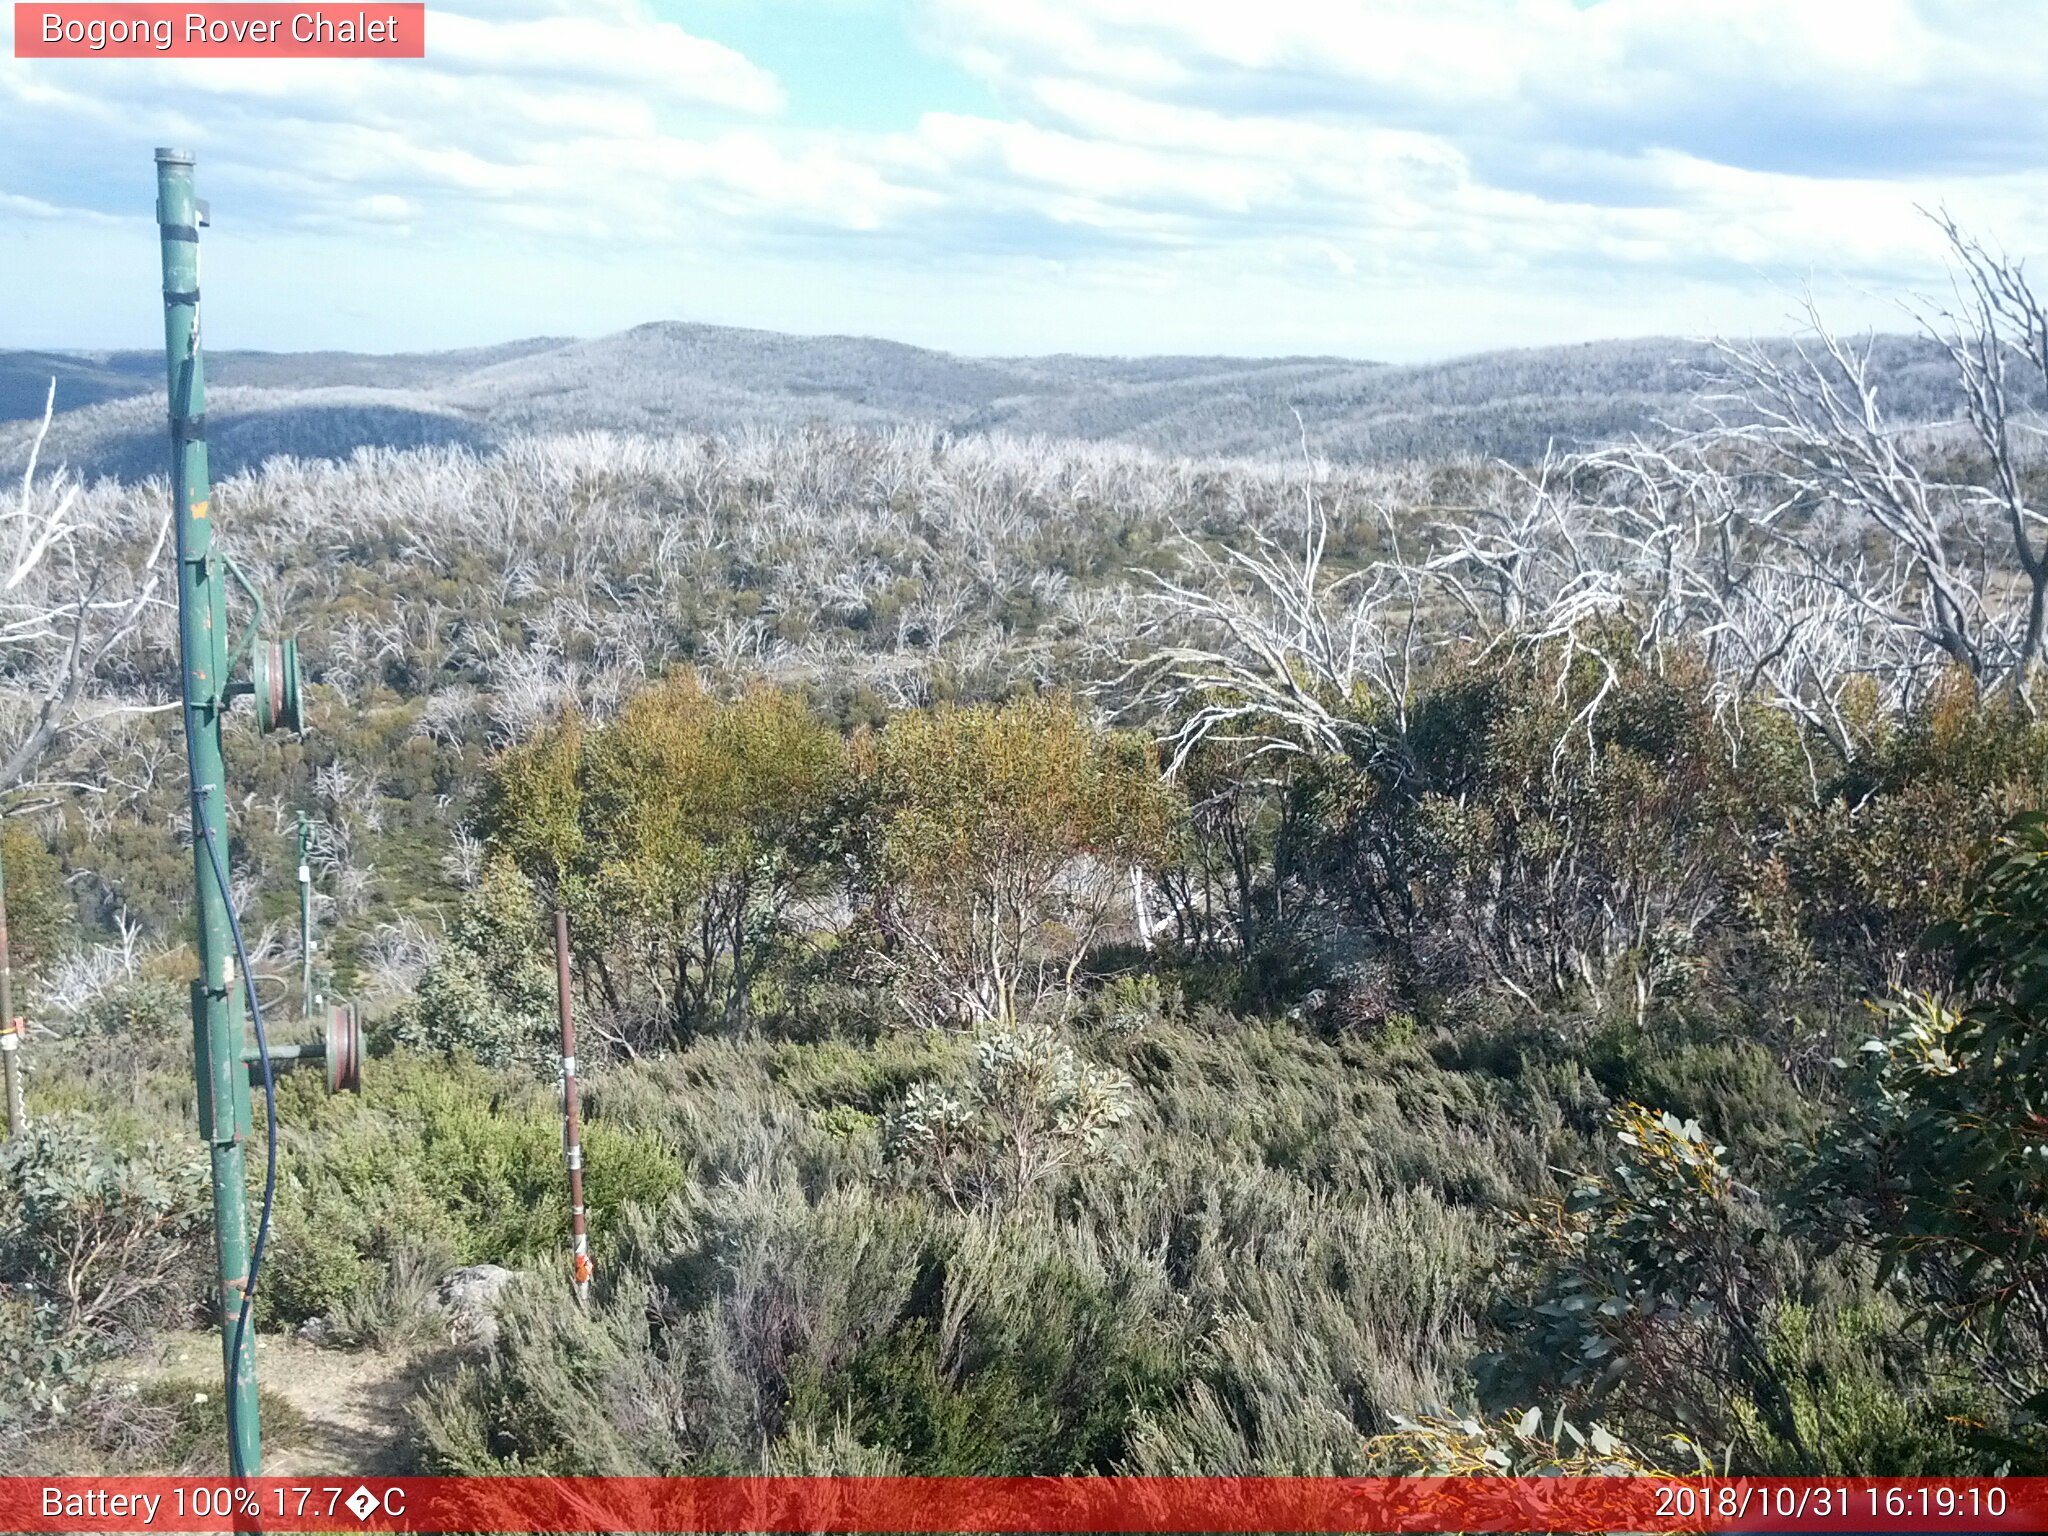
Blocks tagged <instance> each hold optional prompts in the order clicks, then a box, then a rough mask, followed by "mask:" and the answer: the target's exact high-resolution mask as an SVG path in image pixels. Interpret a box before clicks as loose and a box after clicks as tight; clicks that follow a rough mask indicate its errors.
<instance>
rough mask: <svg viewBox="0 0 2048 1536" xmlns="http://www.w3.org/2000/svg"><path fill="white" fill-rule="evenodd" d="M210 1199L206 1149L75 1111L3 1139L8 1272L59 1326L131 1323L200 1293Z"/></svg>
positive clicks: (1, 1193) (0, 1206)
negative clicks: (138, 1133) (103, 1123)
mask: <svg viewBox="0 0 2048 1536" xmlns="http://www.w3.org/2000/svg"><path fill="white" fill-rule="evenodd" d="M209 1205H210V1202H209V1201H208V1198H207V1187H206V1176H205V1169H204V1164H203V1163H202V1162H201V1160H200V1158H199V1156H198V1153H197V1150H196V1149H194V1148H181V1149H177V1150H173V1149H171V1148H169V1147H165V1146H161V1145H155V1144H150V1145H145V1146H142V1147H138V1148H135V1149H132V1150H131V1149H126V1148H122V1147H118V1146H115V1145H113V1144H112V1143H110V1142H109V1141H108V1140H107V1139H106V1138H105V1137H104V1136H103V1135H102V1134H101V1133H100V1132H99V1131H98V1130H97V1129H96V1128H95V1127H93V1126H92V1125H90V1124H88V1123H86V1122H85V1121H82V1120H79V1119H76V1118H71V1117H52V1118H48V1119H44V1120H39V1121H37V1122H35V1123H34V1124H32V1125H31V1126H30V1127H29V1128H28V1130H27V1131H26V1132H24V1133H23V1134H22V1135H20V1136H17V1137H14V1138H12V1139H11V1140H9V1141H7V1142H5V1143H0V1280H4V1281H5V1282H6V1283H8V1284H10V1285H13V1286H18V1287H21V1288H22V1290H23V1291H24V1292H25V1293H26V1295H27V1296H28V1297H29V1298H32V1300H33V1302H34V1303H35V1304H36V1305H37V1306H38V1307H39V1308H40V1307H48V1308H50V1309H53V1311H54V1316H55V1320H56V1327H57V1329H58V1331H59V1332H61V1333H64V1334H72V1333H90V1334H99V1335H118V1334H125V1333H129V1332H132V1331H133V1330H134V1329H136V1328H139V1327H141V1326H143V1325H145V1324H146V1323H148V1322H150V1321H153V1320H156V1319H159V1318H161V1317H163V1316H165V1315H166V1314H167V1313H169V1312H173V1311H175V1310H176V1308H177V1307H178V1306H179V1305H180V1304H181V1303H183V1302H185V1301H188V1300H189V1299H190V1298H191V1297H192V1295H193V1294H194V1286H193V1284H192V1281H193V1278H194V1272H193V1264H194V1261H195V1259H196V1257H197V1255H198V1253H199V1249H200V1246H201V1243H202V1241H203V1238H204V1232H205V1227H206V1224H207V1218H208V1215H209ZM18 1321H19V1320H18V1319H17V1323H18Z"/></svg>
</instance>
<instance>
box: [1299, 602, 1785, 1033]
mask: <svg viewBox="0 0 2048 1536" xmlns="http://www.w3.org/2000/svg"><path fill="white" fill-rule="evenodd" d="M1613 639H1614V640H1615V642H1616V643H1615V644H1614V645H1612V646H1611V647H1610V648H1609V649H1610V651H1611V652H1612V654H1614V655H1616V656H1618V657H1620V658H1622V660H1621V661H1620V662H1619V663H1618V665H1617V667H1616V670H1615V672H1614V674H1613V675H1611V676H1610V675H1609V673H1608V671H1607V669H1606V666H1605V665H1604V664H1603V663H1602V662H1601V661H1600V660H1599V659H1598V658H1597V657H1595V656H1594V655H1593V654H1592V653H1591V652H1590V651H1588V650H1585V649H1578V650H1574V651H1571V652H1565V651H1563V650H1561V649H1558V648H1553V647H1550V646H1529V647H1502V648H1501V649H1500V650H1499V651H1498V652H1497V653H1495V654H1494V655H1493V656H1491V657H1488V658H1486V659H1484V660H1483V661H1482V662H1480V663H1479V664H1477V665H1474V666H1472V667H1470V668H1461V669H1459V670H1457V671H1456V672H1453V673H1450V674H1448V675H1446V676H1444V677H1442V678H1441V679H1439V680H1438V681H1437V682H1436V683H1435V684H1434V685H1433V686H1432V687H1430V688H1429V689H1427V691H1425V692H1424V693H1423V694H1422V696H1421V697H1420V698H1419V699H1418V700H1417V702H1416V705H1415V708H1414V710H1413V713H1412V716H1411V717H1410V719H1409V721H1408V723H1407V727H1406V729H1405V731H1404V732H1401V733H1399V734H1398V735H1394V734H1392V733H1391V732H1390V731H1389V730H1388V729H1387V728H1384V727H1382V728H1380V729H1379V730H1378V732H1377V733H1376V739H1378V740H1379V745H1378V746H1376V747H1375V748H1374V749H1373V750H1371V751H1363V750H1362V751H1360V752H1359V753H1356V754H1354V756H1353V757H1352V758H1351V759H1333V760H1329V761H1326V762H1323V763H1321V764H1318V765H1317V767H1316V769H1315V770H1314V771H1313V772H1311V773H1310V774H1308V775H1307V776H1305V777H1304V778H1303V780H1302V781H1301V783H1300V785H1299V786H1298V788H1297V790H1296V793H1297V795H1298V796H1299V797H1300V798H1301V801H1302V806H1303V809H1302V811H1301V812H1300V813H1299V815H1298V816H1297V818H1296V822H1295V827H1296V831H1295V834H1294V835H1295V837H1296V839H1297V841H1298V850H1297V851H1295V852H1293V853H1291V854H1290V855H1288V856H1289V857H1290V858H1291V860H1292V861H1293V862H1294V863H1296V864H1297V865H1298V866H1299V867H1300V868H1302V869H1303V870H1304V871H1305V872H1306V873H1307V875H1308V877H1309V878H1310V879H1311V880H1312V881H1313V882H1314V883H1315V884H1316V885H1317V886H1318V887H1320V888H1321V889H1323V890H1326V891H1328V892H1329V893H1330V894H1331V895H1332V896H1333V897H1334V898H1336V899H1337V900H1338V901H1339V902H1341V903H1342V905H1343V907H1344V908H1345V909H1346V910H1347V911H1348V912H1349V913H1350V914H1352V916H1353V917H1354V918H1355V919H1356V920H1358V921H1361V922H1362V923H1364V924H1365V926H1366V931H1367V933H1368V934H1369V935H1370V936H1371V937H1372V938H1373V939H1375V940H1376V941H1378V942H1379V943H1380V944H1382V945H1384V946H1387V947H1388V949H1389V951H1390V953H1392V954H1393V955H1395V956H1396V957H1398V958H1399V959H1400V961H1401V964H1402V966H1403V968H1404V969H1405V970H1406V971H1407V973H1408V974H1409V975H1411V976H1426V977H1427V978H1428V979H1429V984H1430V985H1431V986H1432V987H1433V988H1436V989H1439V990H1444V989H1450V988H1455V987H1456V986H1459V985H1473V984H1479V985H1488V986H1495V987H1500V988H1504V989H1506V990H1507V991H1509V992H1511V993H1512V994H1513V995H1515V996H1516V997H1518V998H1520V999H1522V1000H1523V1001H1524V1002H1525V1003H1528V1004H1531V1005H1534V1006H1540V1007H1556V1006H1558V1005H1560V1004H1567V1005H1568V1004H1571V1003H1574V1002H1582V1001H1583V1002H1587V1003H1590V1004H1591V1006H1592V1007H1594V1008H1595V1009H1601V1008H1607V1007H1619V1008H1622V1009H1625V1010H1626V1011H1628V1012H1629V1013H1631V1014H1632V1015H1634V1016H1636V1017H1641V1016H1642V1015H1643V1014H1644V1013H1645V1011H1646V1010H1647V1008H1648V1006H1649V1004H1650V1002H1651V1000H1653V999H1659V998H1665V997H1670V996H1675V995H1684V994H1685V993H1686V992H1688V991H1690V990H1693V989H1696V988H1697V987H1698V986H1699V985H1700V983H1701V981H1702V979H1703V975H1704V970H1705V967H1706V965H1707V963H1708V962H1709V960H1710V959H1711V958H1712V956H1713V955H1714V953H1715V949H1716V945H1717V942H1718V941H1719V940H1720V938H1721V937H1722V934H1723V932H1724V930H1725V929H1726V928H1727V927H1728V926H1729V925H1730V924H1731V922H1732V921H1733V920H1734V919H1735V917H1736V916H1737V899H1738V896H1739V893H1740V892H1741V890H1742V889H1743V888H1744V887H1743V878H1744V874H1745V871H1746V864H1745V859H1746V857H1747V855H1748V854H1749V852H1750V850H1752V849H1753V848H1755V847H1757V846H1758V845H1759V841H1760V839H1761V837H1762V836H1763V834H1764V833H1765V831H1766V830H1767V829H1769V828H1770V827H1772V826H1774V825H1776V824H1778V823H1780V822H1782V820H1783V817H1784V814H1785V811H1786V808H1787V806H1788V804H1789V799H1790V796H1791V794H1793V793H1795V792H1796V789H1797V780H1796V779H1793V778H1792V777H1790V775H1789V772H1788V769H1789V767H1790V765H1791V763H1792V762H1794V761H1796V758H1797V753H1796V745H1795V743H1794V741H1793V739H1792V737H1791V735H1790V730H1789V727H1788V726H1787V725H1786V724H1785V723H1784V721H1783V720H1782V718H1781V717H1778V716H1774V715H1769V714H1765V713H1762V712H1758V713H1757V714H1756V716H1755V718H1753V719H1745V720H1744V722H1743V725H1742V729H1743V733H1744V735H1745V736H1746V737H1747V740H1746V741H1745V742H1744V745H1743V749H1742V750H1741V751H1740V752H1739V753H1738V752H1736V751H1733V750H1731V746H1730V734H1729V732H1730V729H1731V727H1730V726H1729V723H1728V722H1726V721H1722V720H1717V719H1716V718H1715V706H1714V704H1713V702H1712V698H1711V695H1710V692H1709V690H1708V689H1707V688H1706V687H1705V686H1704V680H1703V676H1702V674H1701V672H1700V670H1699V668H1698V666H1697V665H1696V664H1694V663H1690V662H1686V661H1683V660H1680V659H1672V660H1668V661H1666V662H1664V663H1663V664H1657V663H1655V662H1653V661H1652V660H1651V659H1650V658H1648V657H1646V656H1643V655H1642V654H1641V653H1640V652H1639V651H1638V649H1637V647H1635V646H1634V644H1633V643H1632V642H1630V641H1629V637H1628V636H1626V635H1625V634H1618V635H1616V636H1614V637H1613ZM1738 707H1739V706H1738Z"/></svg>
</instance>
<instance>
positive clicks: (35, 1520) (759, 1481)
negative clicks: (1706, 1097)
mask: <svg viewBox="0 0 2048 1536" xmlns="http://www.w3.org/2000/svg"><path fill="white" fill-rule="evenodd" d="M0 1530H5V1531H52V1532H55V1531H66V1532H69V1531H149V1532H181V1531H190V1532H212V1531H376V1532H390V1531H474V1532H513V1531H532V1532H550V1533H552V1532H570V1531H616V1532H620V1533H628V1532H657V1531H680V1532H698V1531H703V1532H709V1531H761V1532H799V1531H819V1532H863V1533H865V1532H885V1531H901V1532H949V1531H958V1532H999V1531H1001V1532H1028V1533H1038V1532H1084V1531H1160V1532H1192V1531H1216V1532H1254V1531H1300V1532H1325V1531H1328V1532H1335V1531H1387V1532H1418V1533H1419V1532H1438V1531H1532V1532H1534V1531H1589V1532H1590V1531H1600V1532H1608V1531H1642V1532H1664V1531H1670V1532H1680V1531H1759V1532H1761V1531H1783V1532H1797V1531H1840V1532H1848V1531H1864V1532H1875V1531H1953V1532H1970V1531H1976V1532H1990V1531H2041V1530H2048V1478H1944V1479H1934V1478H1773V1479H1749V1478H1677V1477H1613V1478H1607V1477H1587V1478H1507V1477H1497V1478H1426V1477H1391V1478H1370V1477H1368V1478H1313V1477H1301V1478H1293V1477H1248V1478H1232V1477H1185V1478H1175V1477H1163V1478H1153V1477H1048V1478H979V1477H953V1478H946V1477H938V1478H928V1477H816V1478H803V1477H708V1478H690V1477H685V1478H520V1477H508V1478H369V1479H363V1478H355V1477H325V1478H320V1477H297V1478H252V1479H248V1480H246V1481H240V1482H237V1481H234V1480H231V1479H226V1478H221V1479H214V1480H206V1479H197V1478H183V1477H180V1478H169V1477H165V1478H46V1479H37V1478H22V1477H16V1478H0Z"/></svg>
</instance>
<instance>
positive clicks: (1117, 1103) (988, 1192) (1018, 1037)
mask: <svg viewBox="0 0 2048 1536" xmlns="http://www.w3.org/2000/svg"><path fill="white" fill-rule="evenodd" d="M1133 1107H1134V1106H1133V1102H1132V1097H1131V1087H1130V1083H1129V1082H1128V1080H1126V1079H1125V1078H1124V1076H1123V1075H1122V1074H1121V1073H1118V1072H1113V1071H1105V1070H1104V1069H1103V1068H1101V1067H1097V1066H1092V1065H1090V1064H1088V1063H1086V1062H1083V1061H1082V1060H1081V1058H1080V1057H1079V1056H1077V1055H1076V1054H1075V1053H1074V1049H1073V1047H1072V1046H1070V1045H1067V1044H1065V1043H1064V1042H1063V1041H1061V1040H1060V1039H1058V1037H1056V1036H1055V1035H1054V1034H1053V1032H1052V1030H1051V1029H1050V1027H1048V1026H1046V1025H1043V1024H1023V1025H1018V1026H1016V1027H1014V1028H1007V1029H994V1030H990V1031H989V1032H987V1033H985V1034H984V1035H983V1036H982V1037H981V1038H980V1039H979V1040H977V1041H976V1042H975V1045H974V1055H973V1061H972V1065H971V1067H970V1070H969V1073H968V1079H967V1084H966V1086H965V1088H964V1089H962V1090H961V1091H960V1092H958V1093H955V1092H953V1091H951V1090H950V1089H949V1088H948V1087H947V1086H945V1085H944V1084H942V1083H939V1082H936V1081H933V1082H925V1083H918V1084H915V1085H913V1086H912V1087H911V1089H910V1090H909V1092H907V1093H906V1094H904V1096H903V1099H902V1102H900V1103H899V1104H898V1105H897V1106H896V1107H895V1109H894V1110H893V1111H892V1112H891V1113H890V1115H889V1119H888V1123H887V1128H886V1131H885V1133H884V1137H885V1139H884V1154H883V1155H884V1158H885V1160H886V1161H887V1163H888V1164H889V1165H890V1167H891V1168H892V1169H894V1170H895V1171H896V1172H898V1173H899V1174H900V1175H901V1176H903V1177H904V1178H906V1179H910V1180H915V1181H918V1182H922V1183H927V1184H929V1185H930V1186H931V1187H934V1188H936V1189H938V1190H939V1191H940V1192H941V1193H942V1194H944V1196H945V1197H946V1199H947V1200H948V1201H949V1202H950V1203H951V1204H952V1206H953V1207H954V1209H956V1210H964V1209H967V1208H969V1207H970V1206H976V1205H984V1206H985V1205H998V1204H1002V1203H1005V1202H1009V1201H1016V1200H1021V1199H1024V1198H1025V1197H1026V1196H1028V1195H1030V1194H1031V1193H1032V1192H1033V1191H1034V1190H1036V1189H1038V1188H1039V1187H1041V1186H1044V1185H1048V1184H1049V1183H1050V1182H1051V1181H1052V1180H1054V1179H1056V1178H1058V1177H1060V1176H1061V1175H1062V1174H1063V1173H1064V1172H1066V1171H1067V1170H1068V1169H1069V1167H1070V1166H1071V1165H1074V1164H1076V1163H1077V1162H1080V1161H1082V1160H1084V1159H1090V1158H1093V1157H1095V1156H1097V1155H1099V1154H1100V1153H1101V1152H1102V1150H1103V1148H1104V1147H1105V1145H1106V1144H1107V1142H1108V1140H1109V1137H1110V1134H1111V1132H1112V1131H1113V1130H1114V1129H1115V1128H1116V1127H1117V1126H1118V1125H1119V1124H1120V1123H1122V1122H1123V1121H1124V1120H1126V1119H1128V1118H1129V1117H1130V1115H1131V1112H1132V1109H1133Z"/></svg>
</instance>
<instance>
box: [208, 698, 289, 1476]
mask: <svg viewBox="0 0 2048 1536" xmlns="http://www.w3.org/2000/svg"><path fill="white" fill-rule="evenodd" d="M191 747H192V743H191V738H190V735H189V734H188V735H187V737H186V742H185V750H186V754H187V756H190V754H191ZM212 791H213V786H212V785H211V784H209V785H207V786H205V788H203V789H201V790H200V792H199V793H200V795H201V796H202V797H203V796H205V795H208V794H210V793H212ZM197 809H198V807H197V806H194V810H195V811H196V810H197ZM199 825H201V826H203V827H205V831H206V852H207V856H208V857H209V858H210V859H211V860H212V862H213V878H214V879H215V880H216V881H218V882H219V884H220V891H221V906H222V907H223V908H224V909H225V910H226V912H227V915H228V932H229V933H230V934H232V935H233V936H234V940H235V963H236V964H237V965H238V966H240V967H241V972H242V989H243V992H244V993H245V994H246V995H247V997H248V999H249V1019H250V1022H251V1023H253V1024H254V1025H255V1027H256V1058H257V1060H258V1061H260V1062H262V1064H263V1139H264V1142H265V1146H264V1155H263V1213H262V1215H261V1216H260V1217H259V1218H258V1219H257V1222H256V1242H255V1245H254V1246H253V1247H251V1248H250V1250H249V1278H248V1280H247V1281H246V1282H245V1283H244V1284H243V1286H242V1310H241V1314H240V1315H239V1316H238V1317H237V1318H236V1319H235V1347H234V1348H233V1349H232V1350H230V1351H229V1353H228V1360H229V1362H230V1364H229V1375H228V1384H227V1385H228V1391H227V1407H228V1461H229V1471H230V1472H231V1473H232V1474H233V1475H234V1476H236V1477H247V1476H248V1475H249V1472H248V1469H247V1468H246V1467H244V1466H242V1465H241V1464H240V1463H241V1459H242V1440H241V1436H240V1435H238V1434H237V1433H236V1429H237V1428H238V1426H237V1424H236V1422H235V1411H236V1410H235V1377H236V1376H237V1375H239V1374H240V1371H241V1360H242V1340H243V1339H244V1338H245V1337H246V1336H247V1333H248V1329H249V1317H250V1314H251V1313H252V1312H253V1311H254V1310H255V1305H256V1276H257V1275H258V1274H259V1273H260V1272H261V1271H262V1269H263V1245H264V1243H265V1242H267V1241H268V1240H269V1238H270V1206H271V1202H272V1201H273V1200H274V1199H275V1198H276V1196H277V1079H276V1077H275V1076H274V1075H273V1074H272V1072H271V1070H270V1037H269V1036H268V1035H266V1034H265V1033H264V1032H263V1005H262V1003H260V1002H258V1001H257V998H256V976H255V973H254V972H252V971H251V970H250V969H249V951H248V950H247V949H246V948H245V947H244V946H243V944H242V923H241V919H239V918H238V917H236V916H235V904H234V902H233V900H231V899H230V898H229V895H228V875H227V870H226V868H225V867H224V866H223V865H222V863H221V857H220V846H219V844H218V843H216V842H215V841H214V836H213V828H212V827H210V826H206V824H205V820H204V818H203V817H202V818H201V819H200V822H199Z"/></svg>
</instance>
